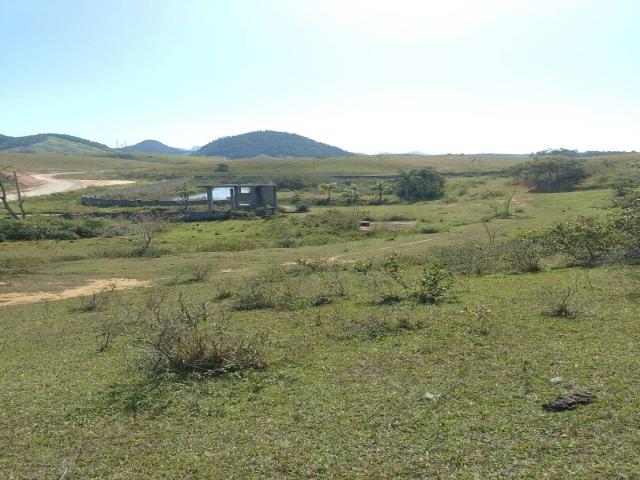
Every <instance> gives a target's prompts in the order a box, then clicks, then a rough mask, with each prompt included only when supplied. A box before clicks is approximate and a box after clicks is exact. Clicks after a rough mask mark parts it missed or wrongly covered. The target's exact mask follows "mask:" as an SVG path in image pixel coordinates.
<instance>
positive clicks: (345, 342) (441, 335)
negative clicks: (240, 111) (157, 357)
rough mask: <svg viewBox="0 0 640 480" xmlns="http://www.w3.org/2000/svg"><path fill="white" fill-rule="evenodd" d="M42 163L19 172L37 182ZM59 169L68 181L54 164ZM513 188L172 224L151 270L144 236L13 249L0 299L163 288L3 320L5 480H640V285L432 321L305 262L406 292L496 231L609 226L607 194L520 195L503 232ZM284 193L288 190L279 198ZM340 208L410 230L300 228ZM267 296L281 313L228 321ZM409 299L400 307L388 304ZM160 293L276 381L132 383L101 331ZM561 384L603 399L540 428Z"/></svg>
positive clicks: (551, 284) (464, 186)
mask: <svg viewBox="0 0 640 480" xmlns="http://www.w3.org/2000/svg"><path fill="white" fill-rule="evenodd" d="M26 157H29V156H21V157H19V158H18V159H23V158H26ZM69 158H71V159H73V157H65V159H69ZM442 158H443V160H442V161H445V160H447V157H446V156H443V157H442ZM429 159H430V160H434V159H431V158H430V157H429ZM46 160H47V159H46V158H44V157H42V158H36V157H35V156H33V158H31V157H30V159H29V158H26V160H25V162H27V163H29V162H31V163H30V165H31V166H32V167H33V168H36V167H43V164H44V163H45V161H46ZM113 160H114V162H124V163H122V164H120V165H119V166H117V167H114V169H115V170H114V171H112V172H110V173H108V175H115V174H116V173H117V169H119V168H122V169H126V168H129V167H128V165H129V163H128V162H133V163H135V164H136V165H139V167H137V168H138V170H136V171H133V173H132V175H137V176H140V178H143V177H145V176H146V175H150V176H149V177H148V178H151V177H152V176H153V175H165V174H166V175H170V174H171V172H172V171H174V169H175V171H177V170H179V169H180V168H185V167H184V166H185V165H187V166H188V168H190V169H193V170H192V171H193V172H197V171H198V169H200V168H202V169H203V171H204V168H205V167H206V165H207V162H212V161H214V160H215V159H206V158H205V159H194V160H191V159H186V160H185V159H184V158H182V159H181V158H179V157H157V158H156V157H153V158H147V159H143V158H139V159H138V160H133V161H130V160H127V161H124V160H119V159H113ZM448 160H450V161H451V162H459V163H458V164H455V163H452V164H451V165H452V166H451V168H454V167H455V168H462V166H463V164H464V163H465V162H467V163H470V160H469V159H468V158H458V157H454V158H449V159H448ZM50 161H51V164H49V168H51V170H49V171H55V170H56V165H60V164H59V163H56V162H58V161H59V160H58V159H56V158H55V157H52V158H51V159H50ZM98 161H100V162H104V161H105V160H104V159H99V160H96V161H95V162H98ZM109 161H111V159H109ZM340 161H345V160H344V159H341V160H340ZM376 161H379V162H380V163H379V164H376V163H375V162H376ZM424 161H425V158H422V157H406V158H391V159H389V158H385V159H372V163H371V164H365V163H364V162H363V163H360V160H358V159H346V164H344V165H341V166H338V165H337V164H335V163H330V162H329V163H327V164H326V165H325V164H324V163H322V162H324V160H306V161H305V162H308V165H307V163H305V166H302V167H301V170H300V171H301V172H305V171H306V172H314V171H315V172H323V173H322V175H327V174H329V173H331V172H333V173H332V174H334V175H342V174H345V173H344V172H351V173H354V172H357V173H358V174H364V173H363V172H373V173H376V174H385V173H386V172H391V173H393V171H395V170H396V169H397V168H398V167H399V165H404V166H405V167H406V168H413V167H412V166H414V165H419V163H420V162H424ZM500 161H504V162H507V163H508V162H512V161H513V159H511V158H504V159H500V158H498V157H495V158H494V159H493V160H491V162H494V163H491V164H489V163H487V164H481V165H479V167H478V168H486V169H487V170H490V169H492V168H494V167H495V166H497V165H498V163H499V162H500ZM616 161H619V162H624V161H626V160H625V159H619V160H616ZM74 162H76V163H74ZM95 162H94V160H92V159H89V158H88V157H82V158H78V159H76V160H72V163H71V164H70V165H75V166H76V167H80V166H81V165H83V166H84V167H85V168H86V169H87V170H86V171H89V169H90V168H93V169H94V173H95V174H96V175H103V174H106V173H105V172H102V173H101V172H98V171H97V170H100V168H99V167H98V163H95ZM180 162H187V163H186V164H182V163H180ZM191 162H195V163H191ZM261 162H264V163H261ZM314 162H315V163H316V167H317V168H316V169H314V168H313V163H314ZM318 162H321V163H322V165H324V166H321V165H319V164H318ZM331 162H334V161H333V160H332V161H331ZM336 162H337V161H336ZM403 162H404V163H403ZM412 162H413V163H412ZM487 162H489V160H487ZM229 163H230V164H231V169H232V171H233V169H235V168H237V170H238V171H237V172H236V173H238V174H239V172H243V173H242V174H243V175H244V174H246V175H249V174H250V173H249V172H250V171H251V168H256V169H257V170H256V171H258V172H259V173H257V174H256V175H258V174H259V175H263V174H264V175H268V174H269V173H268V168H272V169H273V172H277V173H280V171H284V170H286V169H287V168H290V166H291V163H290V161H288V160H265V161H263V160H251V161H249V160H247V161H234V162H233V163H232V162H229ZM262 165H265V166H264V167H263V166H262ZM456 165H458V166H456ZM325 167H326V168H327V170H326V171H325V170H323V169H324V168H325ZM261 168H264V170H260V169H261ZM465 168H467V167H465ZM616 168H622V167H620V165H618V166H616ZM244 169H246V170H244ZM69 170H71V168H69ZM80 170H81V169H80V168H78V171H80ZM467 170H468V168H467ZM510 188H511V186H510V185H509V183H508V179H507V178H504V177H497V176H471V175H467V176H454V177H450V178H449V182H448V186H447V194H446V195H445V198H444V199H442V200H438V201H433V202H423V203H418V204H412V205H404V204H400V203H396V204H390V205H380V206H371V205H359V206H353V207H347V206H342V205H339V206H328V207H325V206H322V207H320V206H312V208H311V212H310V213H309V214H295V215H282V216H280V217H279V218H276V219H272V220H264V219H258V220H231V221H225V222H201V223H177V224H171V225H170V226H169V228H168V229H167V230H166V231H165V232H163V233H162V234H161V235H159V236H158V238H156V239H154V241H153V246H154V248H155V249H156V250H157V252H158V254H159V256H156V257H148V258H147V257H142V258H131V257H126V256H123V255H124V254H126V252H127V251H130V250H132V249H133V248H134V247H135V246H136V245H137V242H139V239H138V238H137V237H136V236H135V235H129V236H122V237H116V238H89V239H82V240H74V241H51V240H47V241H34V242H6V243H0V275H1V278H0V282H2V283H0V295H2V294H4V293H11V292H34V291H52V292H55V291H61V290H64V289H67V288H70V287H75V286H79V285H83V284H85V283H87V282H88V281H89V280H92V279H97V278H118V277H132V278H138V279H142V280H151V281H152V282H153V285H154V286H153V288H148V289H135V290H130V291H124V292H118V293H117V294H110V295H107V296H106V298H107V300H105V302H104V303H99V304H98V306H97V307H96V308H95V309H92V308H84V307H83V306H84V305H86V301H85V303H84V304H83V303H82V300H81V299H79V298H74V299H69V300H64V301H52V302H41V303H36V304H30V305H22V306H12V307H8V306H4V307H2V306H0V329H1V330H0V331H2V336H1V339H0V379H1V385H2V388H0V405H2V415H0V445H2V449H1V451H0V477H2V478H4V477H7V478H122V479H124V478H194V479H195V478H268V479H273V478H276V479H294V478H319V479H320V478H322V479H324V478H345V479H347V478H348V479H353V478H363V479H365V478H366V479H370V478H407V479H408V478H483V479H484V478H496V479H498V478H637V477H639V476H640V469H639V468H638V465H637V462H636V461H635V457H636V456H637V454H636V452H637V451H638V448H640V444H639V441H638V434H637V425H638V422H639V421H640V417H639V415H638V412H637V408H636V406H637V404H638V401H639V400H640V398H639V393H638V392H640V389H639V388H638V387H639V385H638V378H637V375H635V374H634V372H635V371H636V370H637V367H638V361H639V360H640V357H639V353H638V339H639V338H640V324H639V323H638V321H637V311H638V309H639V308H640V273H639V271H638V267H635V266H608V267H607V266H603V267H598V268H592V269H578V268H561V267H562V266H563V264H562V262H561V261H560V260H558V261H553V262H551V261H550V262H547V263H545V265H546V266H547V269H546V270H544V271H543V272H541V273H536V274H510V273H508V272H503V273H500V274H493V275H483V276H458V277H456V278H455V283H454V287H453V289H452V291H451V292H450V295H449V296H448V297H447V300H446V301H445V302H444V303H441V304H437V305H421V304H418V303H416V302H415V301H414V300H411V299H410V298H409V296H408V295H407V293H406V292H405V291H404V290H403V289H401V288H399V287H397V286H394V285H393V284H392V283H389V282H387V281H385V280H384V278H383V277H380V276H376V275H378V274H371V275H369V276H363V275H362V274H359V273H356V272H354V271H353V269H352V268H351V266H350V265H351V264H350V263H345V264H340V263H338V266H337V267H335V269H334V268H332V267H329V268H328V269H326V270H323V269H322V268H320V269H319V270H317V271H312V269H310V268H305V267H302V266H298V265H295V262H296V261H297V260H298V259H320V258H330V257H337V258H336V259H337V260H338V261H346V262H350V261H353V260H359V261H365V260H373V261H374V262H376V261H377V260H379V259H381V258H384V257H386V256H388V255H389V254H391V253H393V252H398V253H400V254H401V255H402V256H403V257H402V258H403V259H406V260H407V262H408V263H409V266H408V269H407V275H408V276H410V277H411V278H417V276H418V275H419V274H420V271H421V270H422V268H423V266H424V265H422V264H421V262H424V261H425V260H424V259H426V258H429V257H430V255H431V254H432V253H434V252H435V251H436V249H435V247H446V246H451V245H455V244H458V243H463V242H469V241H472V242H475V243H478V244H482V245H485V244H486V243H487V241H488V239H487V234H486V232H485V228H484V226H483V224H482V221H483V220H485V221H488V223H487V226H488V228H489V229H490V230H491V231H493V232H496V233H497V238H498V239H499V240H504V239H506V238H508V237H510V236H513V235H515V234H517V233H519V232H522V231H526V230H529V229H534V228H540V227H544V226H547V225H550V224H553V223H554V222H558V221H562V220H566V219H571V218H575V217H578V216H582V215H585V216H602V215H606V214H608V213H609V212H610V211H611V210H608V209H605V208H602V207H604V206H606V205H608V204H609V201H610V198H611V190H609V189H605V188H601V189H593V190H581V191H576V192H570V193H559V194H529V193H519V194H518V202H516V203H515V204H514V205H513V216H511V217H510V218H505V219H498V218H492V216H494V214H495V208H496V205H498V206H499V205H501V202H503V201H504V195H505V194H506V192H508V191H509V189H510ZM303 195H307V196H310V197H311V196H317V197H318V198H321V197H322V196H323V195H324V193H322V192H316V191H312V190H307V191H305V192H303ZM290 196H291V193H289V192H285V194H284V195H283V199H285V200H286V199H287V198H290ZM73 202H74V195H72V194H61V195H60V196H59V197H57V198H56V197H49V198H43V199H38V200H36V199H34V200H32V202H31V205H32V207H33V208H34V211H37V212H45V211H54V210H55V209H56V208H61V209H68V210H72V211H76V212H78V213H82V212H83V211H85V210H82V209H80V208H78V207H77V206H75V205H74V203H73ZM330 208H334V209H337V210H338V211H340V212H344V213H347V214H353V215H354V216H356V217H370V218H372V219H375V220H388V219H392V218H406V219H413V220H418V224H417V226H416V229H413V230H407V231H397V232H394V231H383V232H377V233H375V234H373V235H371V234H367V233H366V232H360V231H357V230H346V231H342V230H336V231H335V232H334V233H332V234H330V235H329V234H327V232H323V231H322V229H321V227H317V226H313V225H311V226H309V225H306V224H305V219H307V218H309V216H318V215H322V214H324V213H325V212H326V211H327V210H329V209H330ZM516 208H517V209H518V211H516V210H515V209H516ZM354 212H358V213H357V214H355V213H354ZM422 229H429V230H428V231H432V232H435V233H421V231H422ZM286 237H292V238H293V239H295V242H294V243H293V244H292V245H291V246H290V247H289V248H283V247H282V246H281V244H280V243H279V242H281V240H282V239H283V238H286ZM336 259H334V260H336ZM292 263H294V265H291V264H292ZM283 264H286V266H283ZM196 266H197V267H198V268H207V269H210V272H211V273H210V274H209V275H208V277H207V279H206V280H204V281H193V280H192V279H191V277H190V272H192V271H193V270H194V268H195V267H196ZM256 281H258V285H260V282H262V284H263V286H261V287H260V288H263V289H264V291H263V294H264V296H265V297H266V298H267V300H269V303H270V304H271V305H272V306H271V307H269V308H260V309H255V310H249V311H237V310H234V309H233V306H234V305H235V304H237V302H238V300H239V299H240V298H241V297H242V296H243V295H245V294H246V293H247V290H248V289H250V288H254V287H252V285H254V284H255V283H256ZM576 281H577V283H578V285H579V286H580V290H579V293H578V294H577V296H576V297H575V299H574V302H573V304H572V307H573V308H574V309H575V310H576V312H577V315H576V316H575V318H571V319H568V318H555V317H552V316H550V315H549V314H548V312H549V310H550V302H549V295H551V296H553V295H555V294H557V293H558V292H561V291H563V289H565V288H567V287H569V286H572V285H574V284H575V282H576ZM341 290H343V291H341ZM396 291H399V294H400V296H401V297H402V298H401V300H400V301H399V302H398V303H395V304H390V305H379V304H377V303H374V302H375V301H376V300H377V299H379V298H380V296H382V295H385V294H389V293H394V292H396ZM221 292H222V293H228V295H230V297H229V298H223V299H220V298H221V297H227V295H224V296H223V295H220V294H221ZM549 292H552V293H551V294H549ZM553 292H555V293H553ZM150 295H155V296H156V297H160V298H164V299H165V302H166V303H167V305H173V304H175V303H176V302H177V301H178V298H179V297H180V296H182V298H183V299H186V300H187V301H190V302H193V303H198V304H199V303H201V302H209V303H210V305H211V308H212V309H214V310H217V309H223V310H224V311H225V312H226V316H227V318H228V319H229V321H230V323H231V325H232V326H233V327H234V328H235V329H237V331H239V332H241V333H246V334H249V335H253V334H256V335H261V336H264V338H265V340H264V342H263V343H262V348H263V349H264V354H265V360H266V367H265V368H264V369H262V370H256V371H248V372H246V373H245V374H244V375H242V376H233V375H231V376H226V377H224V376H223V377H222V378H216V379H209V380H202V379H196V378H189V377H187V378H184V377H171V376H164V377H161V378H156V379H150V378H149V377H148V376H146V375H145V374H144V373H142V372H141V371H140V370H139V368H137V367H138V365H139V364H140V361H139V360H140V355H141V353H140V350H139V348H138V347H137V345H138V343H137V341H136V338H137V337H138V335H137V332H136V331H135V330H134V329H133V327H132V326H131V325H129V326H127V327H126V328H125V330H126V331H127V332H128V333H126V334H122V335H120V336H117V337H116V338H115V340H114V341H113V344H112V345H111V347H110V348H108V349H106V351H104V352H102V353H97V349H98V345H99V343H100V341H99V338H98V333H99V332H100V330H101V328H103V326H104V324H105V322H108V321H113V320H114V319H118V318H120V316H119V315H121V314H122V312H124V315H125V317H126V318H129V319H130V320H131V318H137V317H136V315H135V312H137V311H138V310H139V309H141V308H142V307H143V305H144V303H145V302H146V301H147V300H148V298H149V296H150ZM321 297H322V298H323V299H324V300H323V301H321V302H316V300H318V299H319V298H321ZM314 304H315V305H318V304H320V305H319V306H312V305H314ZM481 307H482V308H487V309H490V310H491V312H492V313H491V314H489V315H488V316H487V317H486V318H485V320H484V321H480V320H479V319H478V317H477V316H475V315H473V313H472V312H473V310H474V309H477V308H481ZM127 312H129V313H127ZM134 323H135V322H134ZM554 377H562V378H563V379H564V382H566V383H567V384H571V385H574V386H576V388H584V389H586V390H589V391H591V392H593V393H595V394H596V395H597V396H598V400H597V401H596V402H595V403H593V404H591V405H586V406H582V407H580V408H578V409H576V410H574V411H569V412H563V413H548V412H545V411H544V410H543V409H542V408H541V405H542V404H543V403H545V402H547V401H550V400H552V399H554V398H555V397H556V396H558V395H561V394H562V393H563V392H564V389H563V386H562V385H561V384H554V383H552V382H550V379H551V378H554Z"/></svg>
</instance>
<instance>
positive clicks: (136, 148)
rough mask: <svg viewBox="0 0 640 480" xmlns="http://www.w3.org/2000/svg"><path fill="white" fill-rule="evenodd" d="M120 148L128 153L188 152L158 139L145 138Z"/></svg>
mask: <svg viewBox="0 0 640 480" xmlns="http://www.w3.org/2000/svg"><path fill="white" fill-rule="evenodd" d="M119 150H120V151H121V152H127V153H161V154H167V155H184V154H186V153H187V151H186V150H183V149H181V148H175V147H170V146H168V145H165V144H164V143H162V142H159V141H157V140H143V141H142V142H140V143H136V144H135V145H130V146H128V147H122V148H120V149H119Z"/></svg>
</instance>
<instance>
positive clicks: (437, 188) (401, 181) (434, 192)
mask: <svg viewBox="0 0 640 480" xmlns="http://www.w3.org/2000/svg"><path fill="white" fill-rule="evenodd" d="M394 183H395V191H396V195H398V196H399V197H401V198H404V200H405V201H407V202H410V201H417V200H431V199H434V198H439V197H441V196H442V195H443V194H444V185H445V178H444V176H442V175H441V174H440V173H439V172H438V171H437V170H435V169H434V168H431V167H425V168H423V169H421V170H411V171H410V172H403V171H400V172H398V174H397V175H396V178H395V182H394Z"/></svg>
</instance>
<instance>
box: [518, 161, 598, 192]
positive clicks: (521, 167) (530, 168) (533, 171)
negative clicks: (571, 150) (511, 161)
mask: <svg viewBox="0 0 640 480" xmlns="http://www.w3.org/2000/svg"><path fill="white" fill-rule="evenodd" d="M511 173H512V175H513V176H514V177H516V178H518V179H520V180H522V181H524V182H525V183H527V184H528V185H529V186H530V188H531V189H532V190H533V191H536V192H566V191H570V190H572V189H573V187H574V186H575V185H576V184H578V183H579V182H580V181H582V180H584V179H585V178H586V177H587V170H586V168H585V165H584V161H582V160H577V159H575V158H568V157H563V156H551V157H546V158H536V159H535V160H532V161H529V162H524V163H520V164H518V165H515V166H514V167H512V168H511Z"/></svg>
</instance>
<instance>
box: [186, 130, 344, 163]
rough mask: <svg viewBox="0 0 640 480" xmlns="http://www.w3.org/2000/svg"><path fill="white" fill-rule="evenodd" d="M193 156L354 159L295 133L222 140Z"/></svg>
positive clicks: (262, 133) (268, 132)
mask: <svg viewBox="0 0 640 480" xmlns="http://www.w3.org/2000/svg"><path fill="white" fill-rule="evenodd" d="M193 155H206V156H211V157H224V158H229V159H238V158H252V157H258V156H268V157H344V156H348V155H352V154H351V153H349V152H347V151H345V150H342V149H340V148H338V147H332V146H331V145H327V144H326V143H320V142H316V141H315V140H311V139H310V138H306V137H303V136H301V135H296V134H295V133H286V132H274V131H272V130H263V131H259V132H250V133H243V134H242V135H235V136H232V137H223V138H219V139H218V140H214V141H213V142H211V143H209V144H207V145H205V146H204V147H202V148H201V149H200V150H198V151H197V152H195V153H194V154H193Z"/></svg>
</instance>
